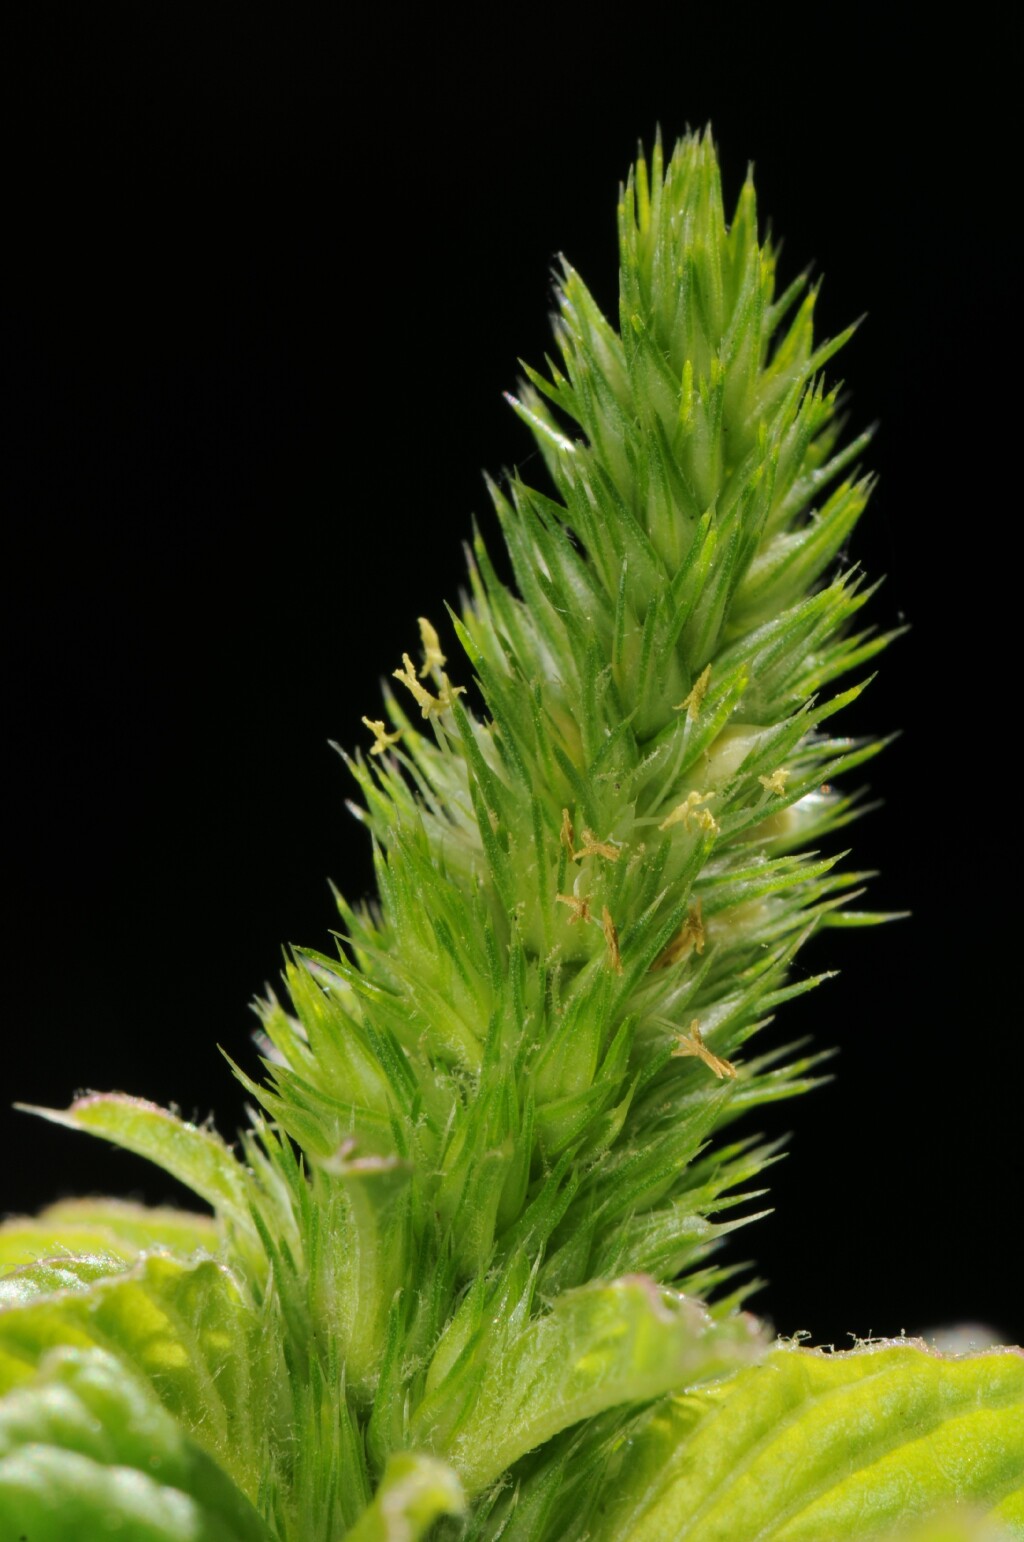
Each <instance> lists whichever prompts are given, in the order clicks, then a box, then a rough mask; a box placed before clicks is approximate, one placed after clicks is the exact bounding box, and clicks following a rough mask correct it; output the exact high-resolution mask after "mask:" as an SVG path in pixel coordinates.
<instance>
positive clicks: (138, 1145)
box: [15, 1092, 249, 1226]
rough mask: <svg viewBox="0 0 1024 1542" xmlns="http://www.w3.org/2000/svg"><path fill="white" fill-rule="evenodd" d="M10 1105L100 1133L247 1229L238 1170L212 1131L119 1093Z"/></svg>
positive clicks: (241, 1177)
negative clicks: (48, 1104) (66, 1104)
mask: <svg viewBox="0 0 1024 1542" xmlns="http://www.w3.org/2000/svg"><path fill="white" fill-rule="evenodd" d="M15 1106H16V1107H17V1108H20V1109H22V1110H23V1111H24V1112H25V1113H29V1114H38V1115H39V1116H40V1117H41V1118H43V1119H48V1120H49V1121H50V1123H51V1124H62V1125H64V1126H66V1128H67V1129H69V1130H85V1131H86V1132H87V1133H88V1134H90V1135H102V1136H103V1137H105V1139H107V1140H109V1141H113V1143H114V1145H115V1146H123V1147H124V1148H125V1150H126V1151H134V1152H135V1154H136V1156H142V1157H146V1158H147V1159H148V1160H149V1161H150V1162H155V1163H156V1165H157V1166H158V1167H162V1168H163V1169H164V1172H167V1173H170V1174H171V1176H172V1178H177V1179H178V1181H179V1182H180V1183H184V1184H185V1185H186V1186H187V1187H188V1188H190V1189H191V1190H192V1191H193V1193H194V1194H198V1195H199V1197H200V1199H205V1200H206V1202H207V1203H208V1204H210V1205H212V1206H213V1208H214V1210H219V1211H221V1212H222V1213H224V1214H226V1215H229V1216H231V1218H232V1219H233V1220H235V1221H238V1222H240V1223H241V1224H243V1225H245V1226H248V1225H249V1204H248V1200H247V1198H246V1189H245V1174H244V1170H243V1169H242V1168H241V1167H240V1166H239V1164H238V1162H237V1161H236V1159H235V1158H234V1157H233V1156H232V1154H231V1152H230V1151H229V1150H228V1148H227V1146H226V1145H225V1144H224V1142H223V1141H222V1140H221V1138H220V1136H219V1135H216V1134H215V1133H214V1132H213V1131H212V1130H202V1129H200V1128H199V1127H198V1125H194V1124H188V1123H186V1121H185V1120H183V1119H179V1118H178V1117H177V1116H176V1115H175V1114H172V1113H170V1112H169V1111H168V1110H167V1109H166V1108H160V1107H159V1105H158V1104H156V1103H149V1102H147V1101H146V1099H145V1098H133V1097H129V1096H128V1095H127V1094H126V1093H123V1092H90V1093H88V1094H87V1096H85V1097H83V1098H76V1099H75V1101H74V1102H73V1103H72V1105H71V1107H70V1108H68V1109H66V1110H65V1109H56V1108H38V1107H36V1106H35V1105H34V1104H31V1103H18V1104H16V1105H15Z"/></svg>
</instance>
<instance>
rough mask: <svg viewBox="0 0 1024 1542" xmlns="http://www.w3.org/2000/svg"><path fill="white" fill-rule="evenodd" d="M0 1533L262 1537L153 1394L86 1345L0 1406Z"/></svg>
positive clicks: (164, 1539)
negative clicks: (85, 1347)
mask: <svg viewBox="0 0 1024 1542" xmlns="http://www.w3.org/2000/svg"><path fill="white" fill-rule="evenodd" d="M0 1536H3V1537H5V1538H6V1537H8V1536H10V1537H12V1538H14V1537H24V1538H26V1539H31V1542H68V1539H69V1538H72V1537H77V1538H82V1539H85V1538H93V1537H101V1536H116V1537H117V1538H119V1539H120V1542H270V1533H269V1531H268V1530H267V1528H266V1526H265V1525H264V1523H263V1522H262V1521H261V1519H260V1517H259V1515H258V1514H257V1512H256V1511H255V1510H254V1509H253V1507H252V1505H251V1504H250V1503H249V1501H248V1500H247V1499H246V1498H245V1496H244V1495H243V1494H242V1493H241V1492H240V1491H239V1489H238V1488H237V1487H236V1486H235V1485H234V1484H233V1483H232V1482H231V1480H230V1478H229V1477H228V1476H227V1475H226V1474H225V1473H224V1472H223V1471H222V1470H221V1469H220V1468H219V1467H218V1466H217V1464H216V1463H215V1462H214V1461H212V1460H211V1458H210V1457H209V1456H208V1455H207V1453H206V1452H205V1451H203V1450H202V1449H201V1448H200V1447H199V1446H198V1445H196V1444H195V1442H193V1441H192V1440H190V1439H189V1438H188V1436H187V1435H186V1434H185V1432H184V1431H183V1430H182V1429H181V1427H180V1426H179V1425H178V1424H177V1423H176V1422H175V1420H174V1419H173V1418H172V1417H171V1416H170V1415H169V1414H168V1413H167V1412H166V1410H165V1409H163V1408H162V1407H161V1406H160V1403H159V1402H158V1401H157V1399H156V1398H155V1397H154V1395H153V1393H152V1392H151V1391H150V1390H149V1389H147V1388H146V1387H145V1386H143V1385H142V1384H141V1383H139V1382H138V1381H136V1380H135V1378H134V1377H132V1376H130V1375H126V1373H125V1369H124V1366H123V1365H121V1364H120V1363H119V1362H118V1361H117V1360H115V1359H113V1358H112V1357H111V1356H108V1355H105V1354H103V1353H102V1352H101V1351H98V1350H95V1349H89V1350H84V1351H83V1350H69V1349H62V1350H57V1351H55V1352H53V1353H52V1354H50V1355H49V1356H48V1357H47V1360H46V1362H45V1363H44V1365H43V1367H42V1369H41V1371H40V1374H39V1375H38V1377H36V1378H35V1379H34V1380H33V1381H32V1382H30V1383H28V1384H26V1385H25V1386H23V1387H19V1388H18V1389H16V1390H15V1391H14V1392H11V1393H10V1394H8V1396H7V1397H6V1398H4V1399H3V1401H2V1402H0Z"/></svg>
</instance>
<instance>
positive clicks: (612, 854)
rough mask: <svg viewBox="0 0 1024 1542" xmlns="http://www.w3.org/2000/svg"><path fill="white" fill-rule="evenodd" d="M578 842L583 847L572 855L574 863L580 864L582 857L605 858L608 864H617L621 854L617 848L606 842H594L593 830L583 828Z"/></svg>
mask: <svg viewBox="0 0 1024 1542" xmlns="http://www.w3.org/2000/svg"><path fill="white" fill-rule="evenodd" d="M563 829H564V826H563ZM580 840H581V841H582V842H583V845H582V846H581V847H580V849H579V851H574V852H573V853H572V859H573V861H574V862H582V860H583V858H584V857H605V858H606V859H607V861H609V862H617V861H618V860H619V857H620V855H621V853H620V851H619V848H618V846H612V845H610V844H609V843H608V842H607V841H599V840H596V839H595V838H594V832H593V830H588V829H587V828H586V827H584V830H583V834H582V835H581V836H580Z"/></svg>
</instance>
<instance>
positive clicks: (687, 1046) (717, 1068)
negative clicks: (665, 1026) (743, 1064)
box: [672, 1017, 736, 1078]
mask: <svg viewBox="0 0 1024 1542" xmlns="http://www.w3.org/2000/svg"><path fill="white" fill-rule="evenodd" d="M672 1054H673V1056H679V1057H682V1056H685V1055H693V1056H695V1057H696V1058H697V1059H698V1060H703V1062H704V1064H705V1065H706V1066H707V1067H708V1069H709V1070H711V1071H714V1073H715V1075H716V1076H717V1077H719V1078H721V1077H724V1076H735V1075H736V1067H735V1066H734V1065H733V1064H732V1062H731V1061H730V1060H723V1059H722V1058H721V1056H719V1055H714V1054H712V1052H711V1050H709V1049H708V1047H707V1045H706V1044H705V1043H704V1039H703V1036H702V1034H701V1031H700V1019H699V1018H697V1017H695V1018H694V1019H693V1021H692V1022H691V1024H690V1026H689V1028H688V1029H687V1030H686V1032H685V1033H680V1034H677V1035H676V1047H675V1049H674V1050H673V1051H672Z"/></svg>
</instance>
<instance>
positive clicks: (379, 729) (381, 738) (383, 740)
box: [363, 717, 402, 755]
mask: <svg viewBox="0 0 1024 1542" xmlns="http://www.w3.org/2000/svg"><path fill="white" fill-rule="evenodd" d="M363 722H364V724H365V725H366V727H367V728H368V729H369V730H370V732H371V733H372V734H373V743H372V744H371V745H370V754H371V755H383V754H384V751H385V750H386V749H387V748H388V746H389V745H391V744H397V743H398V741H399V739H400V738H401V737H402V735H401V731H399V732H397V733H393V734H389V733H388V731H387V729H386V727H385V725H384V723H383V722H382V721H381V720H380V718H369V717H364V718H363Z"/></svg>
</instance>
